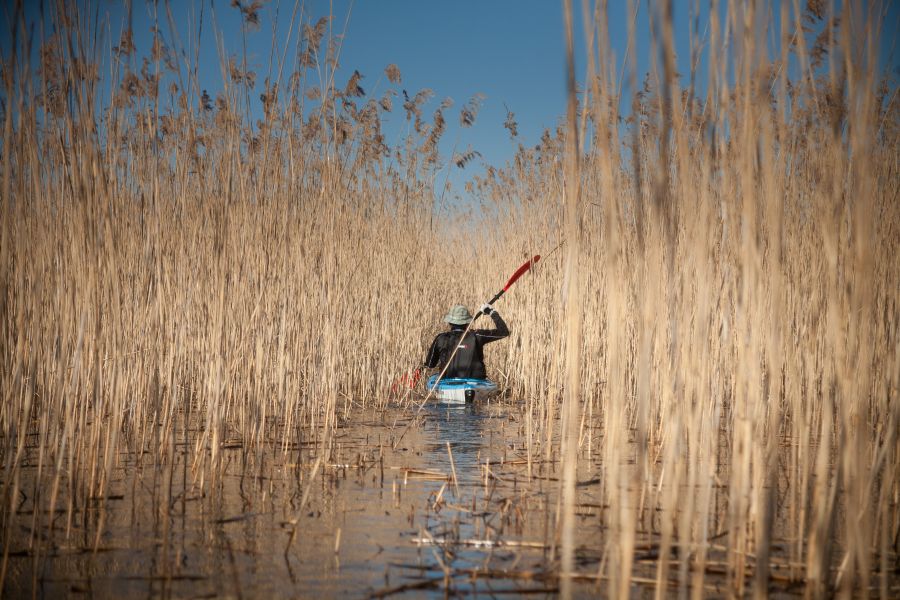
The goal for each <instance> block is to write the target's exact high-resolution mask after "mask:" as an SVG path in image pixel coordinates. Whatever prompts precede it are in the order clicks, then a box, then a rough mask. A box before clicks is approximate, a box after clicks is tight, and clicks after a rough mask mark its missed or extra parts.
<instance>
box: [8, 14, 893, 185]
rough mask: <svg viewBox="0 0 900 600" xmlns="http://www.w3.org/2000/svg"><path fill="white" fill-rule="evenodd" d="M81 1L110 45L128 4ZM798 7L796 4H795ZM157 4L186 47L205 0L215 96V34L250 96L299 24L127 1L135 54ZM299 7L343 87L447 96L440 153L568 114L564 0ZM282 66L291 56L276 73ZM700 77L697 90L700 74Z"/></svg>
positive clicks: (205, 57) (579, 49)
mask: <svg viewBox="0 0 900 600" xmlns="http://www.w3.org/2000/svg"><path fill="white" fill-rule="evenodd" d="M44 1H45V2H46V1H48V0H44ZM788 1H789V0H788ZM244 3H245V4H246V3H248V0H244ZM26 4H27V5H28V8H27V20H28V21H30V22H35V21H36V19H37V17H38V14H39V11H38V7H39V4H40V3H37V2H26ZM83 4H85V5H87V4H89V5H90V7H91V9H90V13H89V14H91V15H92V16H91V17H90V18H93V15H98V21H99V22H100V23H102V24H104V25H101V27H100V30H101V36H103V35H106V37H107V38H108V39H107V41H106V43H107V45H109V44H110V43H112V44H114V43H116V42H117V41H118V37H119V33H120V31H121V29H122V26H123V24H125V22H126V21H127V11H126V10H125V9H124V5H125V3H123V2H118V1H109V0H92V1H90V2H89V3H88V2H83ZM720 4H727V3H726V2H720ZM791 4H792V3H791ZM801 4H805V1H803V0H801ZM898 4H900V3H898V2H890V3H888V4H887V6H888V16H887V19H886V20H885V25H884V32H883V36H882V37H883V44H882V52H881V56H882V59H881V60H882V64H883V65H885V66H887V65H889V66H887V68H888V69H889V70H890V71H891V72H893V73H894V76H895V79H896V78H897V77H898V76H900V72H898V68H897V65H898V64H900V62H898V59H897V54H898V53H900V49H897V48H894V47H893V45H894V41H893V39H894V38H895V37H896V31H897V26H898V19H900V7H898ZM638 5H639V14H638V16H637V21H636V22H637V37H636V42H637V44H636V51H637V58H638V71H639V75H638V76H639V79H640V78H642V77H643V74H644V73H646V72H647V71H648V70H649V69H650V35H649V18H648V15H647V9H648V2H647V1H646V0H643V1H640V2H638ZM694 5H696V6H698V7H699V10H700V16H699V23H700V31H699V32H696V35H698V36H699V37H701V38H702V37H703V36H704V32H705V27H704V26H705V23H706V21H707V11H708V6H709V0H699V1H696V0H675V1H674V2H673V11H674V31H675V44H676V52H677V55H678V70H679V72H680V73H682V74H683V76H684V78H685V79H684V83H685V84H687V74H688V72H689V70H690V69H689V65H688V62H689V57H690V48H689V41H688V40H689V31H690V26H691V19H690V8H691V6H694ZM166 6H168V7H169V8H170V9H171V11H172V16H173V18H174V21H175V23H176V28H177V29H178V30H179V35H178V37H179V39H180V41H181V44H182V45H183V46H186V45H187V43H188V39H189V38H190V37H191V35H192V34H193V35H194V36H196V32H197V31H198V23H199V21H200V14H201V8H202V13H203V29H202V32H203V35H202V37H201V53H200V57H201V66H200V80H201V87H203V88H206V89H208V90H209V91H210V93H211V94H212V95H213V96H214V95H215V93H216V91H217V90H219V89H220V88H221V81H222V77H221V72H220V69H219V55H218V52H217V49H216V43H217V42H216V36H215V35H214V31H216V30H217V31H218V32H220V34H221V36H220V38H219V39H220V40H221V43H222V44H223V45H224V47H225V52H226V53H227V54H234V55H238V56H240V55H241V54H242V53H243V46H244V42H246V51H247V55H248V59H249V63H250V67H251V68H252V69H254V70H255V71H256V72H257V84H256V89H255V91H254V95H253V98H256V97H258V94H259V93H261V92H262V89H263V87H262V82H263V80H264V79H265V77H266V74H267V71H268V63H269V56H270V52H271V48H272V40H273V39H274V40H275V44H276V47H277V48H278V49H279V52H280V51H281V50H283V48H284V46H285V44H288V43H289V44H290V47H289V48H288V57H292V56H293V55H294V52H295V47H296V39H297V38H296V36H297V33H296V25H295V30H294V33H293V36H292V37H291V39H290V41H288V32H289V27H290V21H291V13H292V11H293V10H294V7H295V2H294V0H269V2H267V3H265V5H264V6H263V7H262V8H261V10H260V11H259V17H260V24H259V27H257V28H254V30H252V31H246V32H244V30H242V27H241V19H240V14H239V11H238V10H237V9H236V8H233V7H232V6H231V5H230V0H202V1H201V0H194V1H190V0H170V1H169V2H168V3H167V2H165V1H164V0H159V1H158V2H146V1H144V0H135V1H134V2H133V5H132V16H131V21H132V27H133V29H134V32H135V42H136V45H137V48H138V54H144V53H146V52H147V51H148V50H149V47H150V40H151V34H150V28H151V27H152V26H153V24H154V16H153V13H154V7H156V10H157V11H158V18H159V20H160V21H159V22H160V26H161V29H162V30H163V31H164V32H165V35H166V37H167V40H168V41H171V40H172V34H171V31H169V27H168V24H167V23H168V21H167V18H166V14H165V7H166ZM296 6H297V7H298V8H300V10H301V11H302V15H298V18H302V19H303V21H304V22H310V21H312V22H315V21H316V20H317V19H318V18H319V17H321V16H326V15H328V14H329V13H330V14H332V15H334V19H333V21H332V28H333V33H336V34H344V37H343V42H342V49H341V59H340V64H341V70H340V72H339V74H338V76H337V84H338V85H340V86H343V85H344V83H345V82H346V81H347V79H348V78H349V76H350V74H351V73H352V72H353V70H354V69H356V70H358V71H359V72H360V73H362V74H363V76H364V79H363V80H362V82H361V84H362V87H363V88H365V90H366V92H367V95H368V96H369V97H376V98H377V97H380V96H381V94H382V93H383V92H384V91H385V89H387V87H388V86H389V83H388V81H387V78H386V77H385V76H384V68H385V67H386V66H387V65H388V64H390V63H395V64H397V66H398V67H399V68H400V71H401V73H402V76H403V81H402V84H401V86H400V87H401V88H403V89H406V90H408V91H409V93H410V95H412V94H414V93H415V92H416V91H418V90H420V89H422V88H431V89H432V90H434V92H435V96H434V98H433V99H432V101H431V102H430V103H429V104H428V105H426V107H425V110H424V114H425V116H426V117H427V118H429V119H430V117H431V113H432V112H433V110H434V108H436V107H437V105H438V103H439V102H440V101H441V100H442V99H443V98H445V97H450V98H452V99H453V101H454V105H453V107H452V108H451V109H450V110H448V111H447V112H446V114H445V116H446V118H447V122H448V130H447V133H446V134H445V136H444V139H443V142H442V145H441V151H442V154H443V157H444V158H445V159H449V157H450V155H451V152H452V150H453V148H454V147H456V148H457V150H459V151H461V150H464V149H466V148H467V147H471V148H473V149H475V150H478V151H479V152H481V153H482V155H483V160H484V161H485V162H489V163H491V164H494V165H501V164H503V162H505V161H506V160H508V159H509V158H511V156H512V154H513V152H514V146H513V144H512V143H511V142H510V140H509V136H508V134H507V132H506V130H505V129H504V128H503V122H504V119H505V117H506V107H508V108H509V110H511V111H513V112H514V113H515V116H516V120H517V121H518V124H519V138H520V141H521V142H522V143H523V144H526V145H533V144H535V143H537V142H538V140H539V138H540V135H541V133H542V131H543V130H544V128H553V127H555V125H556V124H557V122H558V120H559V118H560V117H561V116H562V115H563V114H564V112H565V93H564V75H565V53H564V48H565V41H564V40H565V38H564V28H563V13H562V2H561V1H553V0H452V1H441V2H437V1H431V0H300V1H299V2H298V3H297V4H296ZM769 6H770V8H772V10H773V13H774V15H775V17H776V18H777V16H778V12H779V10H780V9H779V6H780V5H779V4H778V3H777V2H773V3H770V4H769ZM573 8H574V10H575V14H576V24H575V30H576V43H577V46H576V69H577V73H578V77H579V79H583V76H584V72H585V65H586V59H585V57H586V50H585V46H584V30H583V26H582V23H581V19H580V16H581V11H582V2H581V0H573ZM627 10H628V2H626V1H625V0H609V13H608V14H609V22H610V43H611V48H612V52H613V53H614V55H615V57H616V65H617V67H616V68H617V70H619V69H621V68H622V66H623V58H624V57H625V55H626V51H627V37H628V18H629V16H628V14H627ZM3 12H4V15H3V20H4V21H7V22H8V19H9V15H10V14H11V2H10V1H8V0H7V1H6V2H4V11H3ZM85 12H86V11H85ZM213 15H214V17H215V22H214V21H213ZM106 23H108V28H107V27H106V25H105V24H106ZM273 27H274V29H273ZM4 30H5V31H6V32H7V33H4V35H3V38H4V39H3V40H2V44H0V47H2V49H3V53H4V55H7V54H8V48H9V34H8V31H9V29H8V27H4ZM242 32H244V33H242ZM772 34H773V35H774V38H773V37H771V36H770V40H769V41H770V43H771V44H774V43H775V38H777V32H772ZM36 35H37V33H36ZM110 39H111V40H112V41H111V42H110ZM705 60H706V52H703V53H702V54H701V55H700V69H699V73H701V74H704V73H705V72H706V64H705ZM290 70H291V65H290V64H289V65H288V66H287V67H286V69H285V71H286V72H285V77H286V76H287V75H288V74H289V73H290ZM699 83H700V85H701V86H702V84H703V81H702V79H701V81H700V82H699ZM626 89H627V88H626ZM476 93H479V94H483V95H484V101H483V105H482V109H481V112H480V113H479V116H478V120H477V122H476V124H475V126H474V127H472V128H470V129H461V128H460V127H459V126H458V122H459V121H458V111H459V109H460V108H461V107H462V106H463V104H464V103H465V102H466V101H467V100H468V99H469V98H470V97H472V96H473V95H474V94H476ZM387 119H388V121H387V122H386V123H385V132H386V133H387V134H388V142H389V143H396V142H397V141H398V139H399V138H398V134H399V132H401V131H402V130H403V129H404V126H405V124H406V121H405V116H404V113H403V111H402V109H401V108H400V102H395V108H394V112H393V113H392V114H391V115H389V116H388V117H387ZM481 165H483V163H481V164H474V165H471V166H469V167H467V169H466V172H465V173H453V177H452V178H451V181H454V182H456V184H457V185H458V184H459V183H460V180H461V176H469V175H471V174H473V173H476V172H478V171H479V170H480V168H479V167H480V166H481ZM454 171H457V169H454Z"/></svg>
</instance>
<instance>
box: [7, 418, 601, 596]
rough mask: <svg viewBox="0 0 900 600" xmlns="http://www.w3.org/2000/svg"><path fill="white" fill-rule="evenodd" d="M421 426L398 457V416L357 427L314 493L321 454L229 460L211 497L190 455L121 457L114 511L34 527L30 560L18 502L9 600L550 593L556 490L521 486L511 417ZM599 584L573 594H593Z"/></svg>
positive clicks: (24, 512)
mask: <svg viewBox="0 0 900 600" xmlns="http://www.w3.org/2000/svg"><path fill="white" fill-rule="evenodd" d="M421 416H422V417H423V420H422V422H421V423H419V424H418V425H414V426H412V427H410V428H409V429H408V431H407V432H406V433H405V435H404V436H403V438H402V440H401V442H400V443H399V444H398V446H397V448H396V449H392V447H391V442H392V440H394V439H396V438H397V437H398V434H399V432H400V431H401V430H402V429H403V426H402V424H403V422H404V421H398V419H402V418H403V416H402V415H399V414H395V413H390V414H379V415H375V414H368V415H365V416H361V417H360V419H359V422H358V423H354V424H352V425H350V426H348V427H345V428H343V429H342V430H341V431H340V434H339V440H338V441H339V452H338V456H337V457H336V458H335V459H333V460H332V461H331V462H330V463H328V464H325V465H324V466H321V467H320V469H319V471H318V473H317V476H316V477H315V478H314V479H313V480H312V484H311V485H310V483H309V482H310V475H311V472H312V468H313V464H314V462H315V457H314V456H310V455H309V453H307V452H302V453H301V454H300V456H299V459H298V457H297V455H296V453H294V455H293V456H289V457H287V458H285V457H283V456H282V455H281V454H280V453H274V454H263V455H258V456H251V457H245V456H244V455H243V453H242V451H241V450H240V449H238V448H235V449H230V450H226V456H225V465H226V466H225V469H224V473H225V475H224V477H223V479H222V481H221V484H220V485H218V486H213V489H215V490H216V491H214V492H208V493H207V494H206V495H205V496H203V495H200V494H199V493H198V492H197V491H196V490H197V489H198V488H197V486H194V485H192V477H193V475H192V474H191V472H190V470H189V468H186V462H187V461H186V460H185V459H186V458H188V457H187V456H186V455H185V452H186V451H187V449H186V448H187V447H185V448H184V449H183V450H182V452H181V453H179V455H178V459H177V461H176V464H175V465H174V468H169V466H168V465H167V466H165V468H162V467H158V466H156V465H153V464H150V463H149V462H148V459H147V457H146V455H145V457H144V464H143V465H142V466H138V465H136V464H135V463H134V461H133V460H130V461H125V465H124V466H123V468H122V469H121V471H120V472H119V477H118V478H117V479H116V480H115V481H113V482H112V485H111V490H110V493H111V497H110V500H108V501H107V502H106V503H105V504H103V503H96V505H95V506H89V507H88V510H87V511H84V512H80V511H76V513H75V515H74V516H73V523H72V526H71V529H70V534H69V536H68V538H67V537H66V536H65V533H64V529H65V523H66V515H65V514H60V515H59V516H58V517H57V518H56V520H55V521H54V528H53V529H52V530H51V529H50V528H49V527H46V526H45V527H42V528H41V530H40V533H41V535H42V537H43V538H44V543H42V544H37V545H35V546H34V547H35V548H36V549H37V551H31V552H29V551H27V544H28V541H27V540H28V537H27V536H28V532H30V530H31V521H32V518H33V508H32V509H31V511H30V513H31V514H29V510H28V507H27V506H25V505H23V507H22V509H21V510H20V514H19V517H20V519H21V520H20V522H19V530H18V531H16V532H15V533H14V535H13V540H14V541H13V543H12V544H11V551H12V554H11V556H10V558H9V567H8V573H7V580H6V585H5V590H4V592H5V594H4V595H5V596H9V597H18V596H32V595H36V596H37V597H46V598H59V597H67V596H68V597H86V596H92V595H95V596H106V597H125V596H128V597H131V598H155V597H178V598H182V597H183V598H202V597H246V598H249V597H254V598H255V597H266V598H281V597H319V598H324V597H369V596H372V595H375V596H383V595H390V596H402V595H407V596H410V597H411V596H416V597H420V596H423V595H424V596H433V597H443V596H445V594H449V595H458V594H461V595H469V594H484V593H487V594H488V595H490V594H491V593H503V592H507V593H508V592H513V591H517V590H518V591H526V590H528V591H530V592H531V593H532V594H535V593H537V595H538V596H540V595H541V594H542V593H547V594H552V593H553V591H554V590H555V587H556V583H555V582H554V581H553V580H552V579H550V580H542V578H541V577H540V574H541V573H543V572H545V571H547V570H552V568H553V566H554V564H555V563H554V552H553V549H552V546H553V544H554V538H555V520H554V519H555V507H556V491H557V486H558V483H557V482H556V481H555V480H553V479H554V477H555V474H554V473H553V472H552V468H551V467H552V465H546V468H540V467H541V466H542V465H540V464H537V465H536V467H535V471H534V474H535V475H536V476H535V478H533V479H532V482H531V483H530V484H526V481H527V479H526V475H525V474H526V471H525V453H524V444H523V442H522V440H521V438H520V432H521V423H519V422H517V417H516V410H515V409H506V408H503V407H499V406H497V405H486V406H476V407H472V406H469V407H465V408H457V407H452V408H447V407H441V406H432V407H428V408H426V409H424V410H423V411H422V415H421ZM406 418H408V417H406ZM448 444H449V446H450V448H451V450H452V463H453V464H452V466H451V459H450V453H449V452H448ZM454 467H455V471H456V484H454V482H453V481H452V472H453V470H454ZM488 468H489V469H490V471H491V473H492V475H493V476H491V477H488V478H487V479H486V478H485V473H486V469H488ZM596 487H597V486H590V485H588V486H584V489H583V490H582V492H581V494H582V498H581V499H580V502H581V504H582V506H581V508H580V509H579V512H581V513H583V516H582V518H581V520H582V525H581V526H580V527H579V532H580V536H581V539H580V540H579V544H580V546H581V548H580V549H579V556H580V557H581V567H580V568H581V569H583V570H587V571H590V572H596V569H597V566H598V564H599V556H600V554H601V551H602V547H601V545H600V543H601V535H600V529H599V522H600V519H599V518H598V517H597V515H596V510H598V509H599V502H598V501H597V500H596V498H592V494H593V492H594V488H596ZM307 490H309V492H308V494H307V496H308V497H307V498H306V503H305V505H302V509H301V504H302V502H303V496H304V494H305V493H306V492H307ZM101 519H102V526H101V528H100V530H101V534H100V536H99V538H96V537H95V534H96V531H97V525H98V522H99V521H100V520H101ZM292 532H293V536H294V537H293V541H292V542H291V535H292ZM498 541H500V542H502V543H503V545H498V544H497V543H496V542H498ZM95 542H97V551H96V552H92V551H91V549H92V548H93V547H94V544H95ZM289 542H290V544H289ZM510 544H511V545H510ZM445 567H446V571H445ZM474 571H478V573H479V575H478V576H477V577H476V576H473V572H474ZM526 572H532V573H533V574H535V575H536V577H533V578H531V579H526V578H523V577H522V575H523V573H526ZM510 574H512V575H510ZM445 575H446V576H445ZM593 586H594V584H591V585H590V586H589V585H587V584H584V585H583V587H579V588H578V591H579V594H583V595H591V594H596V593H597V591H598V588H597V587H593Z"/></svg>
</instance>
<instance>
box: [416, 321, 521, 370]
mask: <svg viewBox="0 0 900 600" xmlns="http://www.w3.org/2000/svg"><path fill="white" fill-rule="evenodd" d="M478 312H480V313H482V314H485V315H488V316H490V317H491V319H493V320H494V329H470V330H469V332H468V333H467V334H466V337H465V339H462V335H463V333H465V331H466V327H467V326H468V324H469V323H471V322H472V319H473V318H474V317H472V315H471V314H469V309H468V308H466V307H465V306H463V305H462V304H457V305H456V306H452V307H451V308H450V311H449V312H448V313H447V315H446V316H445V317H444V321H446V322H447V323H449V325H450V329H449V331H445V332H443V333H439V334H438V335H437V336H436V337H435V338H434V341H433V342H432V343H431V349H430V350H428V356H427V358H426V359H425V367H426V368H428V369H434V368H437V369H441V370H443V368H444V365H446V364H447V361H448V360H450V357H451V355H452V356H453V358H452V360H450V366H449V367H447V371H446V372H445V373H444V377H443V378H444V379H448V378H451V377H471V378H475V379H487V369H486V368H485V366H484V350H483V349H484V345H485V344H489V343H491V342H496V341H497V340H502V339H503V338H505V337H507V336H508V335H509V327H507V326H506V322H504V321H503V319H502V318H501V317H500V315H499V314H498V313H497V311H496V310H494V308H493V307H492V306H491V305H490V304H485V305H484V306H482V307H481V308H480V309H479V311H478ZM457 346H458V349H457V350H456V354H455V355H454V354H453V350H454V349H455V348H457Z"/></svg>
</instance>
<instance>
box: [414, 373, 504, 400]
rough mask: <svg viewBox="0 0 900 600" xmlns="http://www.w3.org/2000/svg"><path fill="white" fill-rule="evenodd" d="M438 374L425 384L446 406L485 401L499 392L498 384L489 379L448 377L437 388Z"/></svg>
mask: <svg viewBox="0 0 900 600" xmlns="http://www.w3.org/2000/svg"><path fill="white" fill-rule="evenodd" d="M437 377H438V376H437V374H435V375H432V376H431V377H429V378H428V382H427V383H426V384H425V385H426V388H427V389H428V390H432V389H434V395H435V396H436V397H437V399H438V400H439V401H441V402H443V403H444V404H465V403H467V402H474V401H475V400H483V399H484V398H487V397H488V396H490V395H492V394H494V393H495V392H496V391H497V384H496V383H494V382H493V381H490V380H488V379H474V378H471V377H447V378H445V379H441V381H440V382H439V383H438V384H437V387H435V385H434V383H435V381H437Z"/></svg>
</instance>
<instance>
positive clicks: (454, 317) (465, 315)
mask: <svg viewBox="0 0 900 600" xmlns="http://www.w3.org/2000/svg"><path fill="white" fill-rule="evenodd" d="M444 320H445V321H446V322H448V323H450V324H451V325H466V324H468V323H471V322H472V315H471V314H470V313H469V309H468V308H466V307H465V306H463V305H462V304H457V305H456V306H451V307H450V311H449V312H448V313H447V316H445V317H444Z"/></svg>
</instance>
